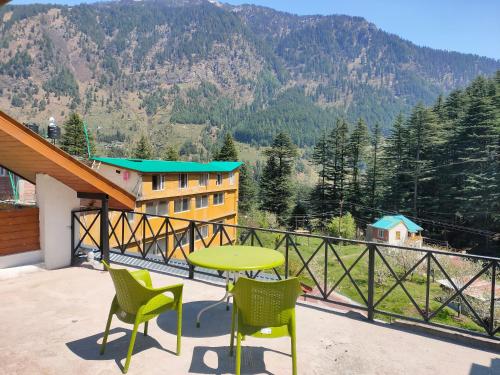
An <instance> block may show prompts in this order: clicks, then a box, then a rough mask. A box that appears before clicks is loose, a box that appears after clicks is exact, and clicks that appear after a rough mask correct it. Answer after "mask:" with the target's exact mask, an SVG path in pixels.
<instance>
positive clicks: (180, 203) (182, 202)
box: [174, 198, 191, 213]
mask: <svg viewBox="0 0 500 375" xmlns="http://www.w3.org/2000/svg"><path fill="white" fill-rule="evenodd" d="M190 200H191V199H189V198H180V199H176V200H175V201H174V212H175V213H178V212H184V211H189V201H190Z"/></svg>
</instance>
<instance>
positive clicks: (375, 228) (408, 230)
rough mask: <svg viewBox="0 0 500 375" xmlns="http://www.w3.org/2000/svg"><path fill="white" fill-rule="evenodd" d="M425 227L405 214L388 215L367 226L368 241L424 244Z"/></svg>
mask: <svg viewBox="0 0 500 375" xmlns="http://www.w3.org/2000/svg"><path fill="white" fill-rule="evenodd" d="M422 231H423V228H422V227H421V226H419V225H418V224H416V223H414V222H413V221H411V220H410V219H408V218H407V217H406V216H404V215H388V216H384V217H382V218H380V219H378V220H377V221H376V222H375V223H373V224H371V225H368V226H367V228H366V239H367V241H374V242H384V243H387V244H389V245H406V246H412V247H421V246H422V236H421V234H420V233H421V232H422Z"/></svg>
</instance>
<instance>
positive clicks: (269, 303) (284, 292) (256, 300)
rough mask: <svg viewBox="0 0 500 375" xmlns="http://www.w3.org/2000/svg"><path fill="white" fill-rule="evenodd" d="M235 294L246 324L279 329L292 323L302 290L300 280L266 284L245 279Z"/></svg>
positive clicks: (242, 319)
mask: <svg viewBox="0 0 500 375" xmlns="http://www.w3.org/2000/svg"><path fill="white" fill-rule="evenodd" d="M232 293H233V296H234V300H235V302H236V306H237V307H238V314H239V319H241V321H242V322H243V324H246V325H249V326H253V327H279V326H283V325H286V324H288V323H289V321H290V318H291V316H292V314H293V311H294V308H295V303H296V301H297V298H298V296H299V295H300V294H302V290H301V288H300V283H299V280H298V279H297V278H290V279H287V280H281V281H272V282H267V281H257V280H252V279H248V278H245V277H242V278H240V279H238V281H237V282H236V284H235V286H234V288H233V290H232Z"/></svg>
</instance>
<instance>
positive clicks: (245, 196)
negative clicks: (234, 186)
mask: <svg viewBox="0 0 500 375" xmlns="http://www.w3.org/2000/svg"><path fill="white" fill-rule="evenodd" d="M238 194H239V195H238V209H239V211H240V212H242V213H248V212H250V211H251V210H252V208H253V206H254V204H255V196H256V188H255V183H254V180H253V178H252V176H251V175H250V171H249V169H248V167H247V165H246V164H245V163H244V164H243V165H242V166H241V167H240V176H239V189H238Z"/></svg>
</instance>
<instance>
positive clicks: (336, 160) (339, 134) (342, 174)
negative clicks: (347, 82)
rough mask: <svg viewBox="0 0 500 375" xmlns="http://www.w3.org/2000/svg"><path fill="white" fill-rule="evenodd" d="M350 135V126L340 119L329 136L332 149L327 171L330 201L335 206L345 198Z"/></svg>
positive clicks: (330, 149)
mask: <svg viewBox="0 0 500 375" xmlns="http://www.w3.org/2000/svg"><path fill="white" fill-rule="evenodd" d="M348 135H349V125H348V124H347V122H346V121H345V120H344V119H343V118H340V119H338V120H337V122H336V124H335V128H334V129H333V130H332V132H331V133H330V134H329V136H328V143H329V145H330V148H329V150H328V152H329V155H328V162H327V165H326V169H325V171H326V176H327V181H329V191H328V199H329V200H330V201H331V202H332V204H333V205H334V206H335V205H336V204H337V202H338V201H342V200H343V199H344V198H345V182H346V179H347V174H348V171H347V156H348V151H349V150H348V144H347V139H348Z"/></svg>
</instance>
